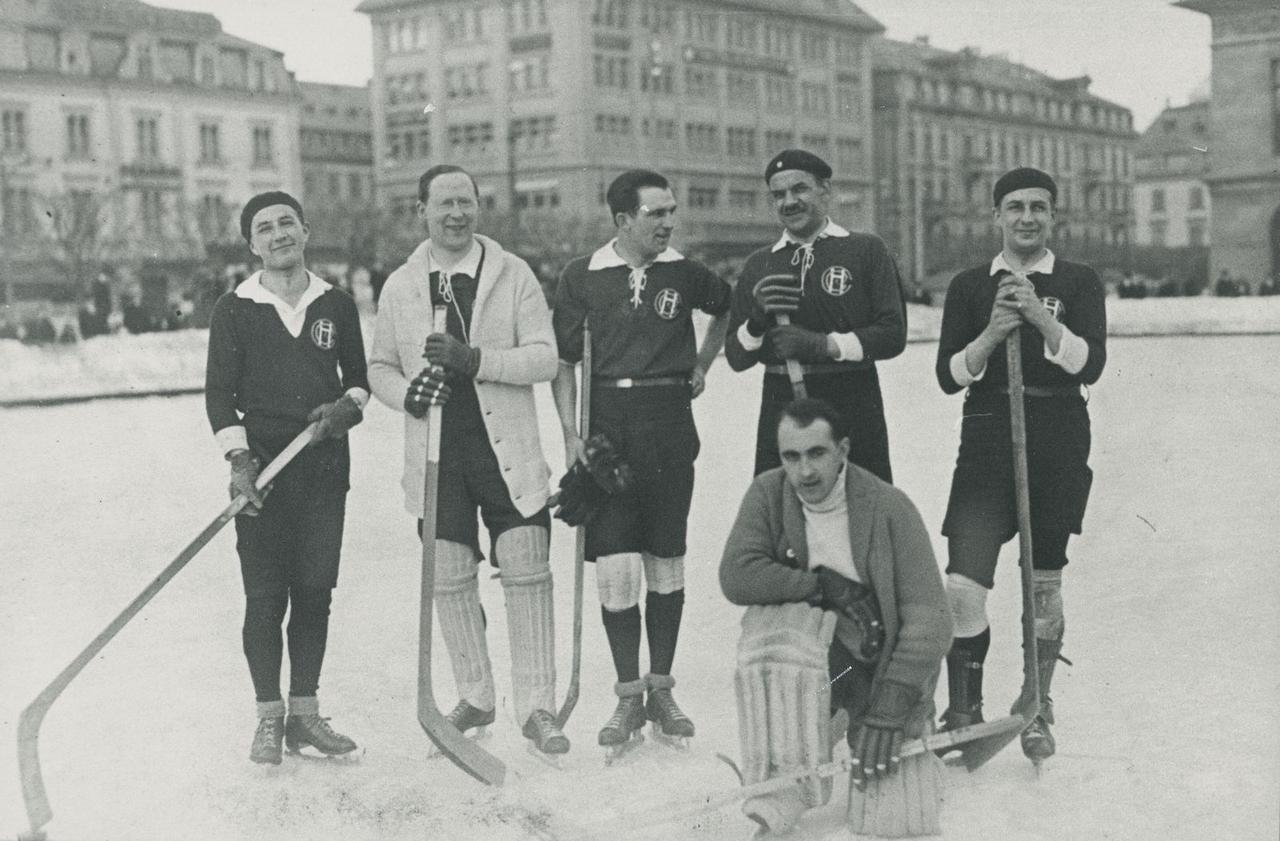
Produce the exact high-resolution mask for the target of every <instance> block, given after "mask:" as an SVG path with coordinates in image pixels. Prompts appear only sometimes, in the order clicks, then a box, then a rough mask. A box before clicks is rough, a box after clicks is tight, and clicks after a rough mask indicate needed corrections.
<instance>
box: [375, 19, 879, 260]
mask: <svg viewBox="0 0 1280 841" xmlns="http://www.w3.org/2000/svg"><path fill="white" fill-rule="evenodd" d="M359 10H360V11H362V12H365V13H366V14H368V15H369V16H370V18H371V19H372V23H373V65H374V66H373V72H374V76H373V83H372V90H371V100H372V104H373V115H374V121H373V134H374V158H375V161H376V165H375V168H376V172H377V182H378V188H379V190H380V191H381V192H380V197H381V199H382V200H385V201H389V202H391V203H393V204H399V205H401V206H406V205H411V204H412V202H413V200H414V198H415V196H416V183H417V178H418V176H419V175H420V174H421V173H422V172H423V171H424V170H425V169H426V168H427V167H429V166H431V165H432V164H437V163H445V162H448V163H456V164H460V165H463V166H466V167H467V168H468V169H470V170H471V171H472V172H474V173H475V175H476V177H477V179H478V181H479V184H480V190H481V197H482V200H483V201H484V203H485V204H486V205H487V206H489V207H492V208H497V209H498V210H507V209H509V208H510V207H511V206H512V204H513V202H514V205H515V207H516V208H517V209H524V208H528V209H533V210H538V209H551V208H556V209H557V210H558V211H559V212H560V213H561V214H565V215H574V214H576V215H578V216H579V217H599V218H602V219H607V217H608V211H607V209H605V207H604V188H605V186H606V185H607V184H608V183H609V181H611V180H612V179H613V177H614V176H615V175H617V174H618V173H619V172H621V171H622V170H624V169H627V168H631V167H637V166H643V167H650V168H654V169H657V170H659V171H662V172H664V173H666V174H667V175H668V176H669V177H670V178H672V180H673V181H674V187H675V192H676V197H677V200H678V201H679V202H680V205H681V211H680V213H681V217H682V219H683V221H682V223H681V225H682V230H681V231H679V232H678V234H682V235H683V236H682V238H683V242H684V244H685V246H686V247H688V246H689V245H693V246H695V247H698V248H700V249H701V250H703V251H705V252H711V253H714V252H717V251H720V252H743V251H746V250H748V249H750V248H751V247H752V246H756V245H759V244H762V243H764V242H766V241H768V240H769V239H772V238H774V237H776V236H777V226H776V223H774V222H773V221H772V215H771V209H770V207H769V203H768V202H767V200H766V191H765V185H764V178H763V172H764V165H765V163H766V162H767V161H768V159H769V158H770V157H771V156H772V155H773V154H774V153H776V152H777V151H778V150H780V149H783V148H786V147H791V146H803V147H806V148H809V149H811V150H813V151H815V152H818V153H820V154H822V155H823V156H825V157H827V158H828V159H829V160H830V162H831V164H832V166H833V167H834V168H835V173H836V174H835V183H836V187H837V190H838V194H839V199H838V204H837V206H836V208H835V209H834V211H833V212H834V213H835V214H836V215H837V216H838V217H839V219H840V220H841V221H842V222H843V223H845V224H847V225H852V226H854V227H858V228H864V229H865V228H870V227H871V223H872V220H873V218H874V204H875V197H874V194H873V191H872V176H871V172H872V169H871V167H872V157H873V149H872V137H871V132H870V130H869V128H868V127H869V126H870V124H871V97H870V92H871V63H870V49H869V45H868V39H869V37H870V36H872V35H874V34H876V33H878V32H880V31H882V29H883V28H882V27H881V26H880V25H879V24H878V23H877V22H876V21H875V20H873V19H872V18H870V17H869V16H867V15H866V14H865V13H863V12H862V11H861V10H860V9H858V7H857V6H855V5H854V4H853V3H851V2H848V0H794V2H790V3H777V2H770V1H769V0H684V2H679V3H677V2H674V0H504V2H500V3H492V2H460V0H364V2H362V3H361V4H360V6H359Z"/></svg>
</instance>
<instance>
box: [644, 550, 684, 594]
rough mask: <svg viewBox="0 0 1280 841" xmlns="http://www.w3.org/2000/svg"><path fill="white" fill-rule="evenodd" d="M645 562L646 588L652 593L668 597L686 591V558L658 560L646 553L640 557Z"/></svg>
mask: <svg viewBox="0 0 1280 841" xmlns="http://www.w3.org/2000/svg"><path fill="white" fill-rule="evenodd" d="M640 558H641V560H642V561H643V562H644V580H645V586H646V587H647V588H648V590H649V592H650V593H658V594H660V595H664V596H665V595H667V594H668V593H674V592H675V591H676V590H683V589H684V556H683V555H682V556H680V557H678V558H657V557H654V556H653V555H650V554H649V553H647V552H645V553H643V554H641V556H640Z"/></svg>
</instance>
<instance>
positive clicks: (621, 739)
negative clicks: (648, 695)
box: [596, 680, 647, 748]
mask: <svg viewBox="0 0 1280 841" xmlns="http://www.w3.org/2000/svg"><path fill="white" fill-rule="evenodd" d="M644 686H645V684H644V681H643V680H632V681H628V682H626V683H619V684H616V685H615V686H614V691H615V692H616V693H617V695H618V706H617V707H615V708H614V710H613V715H611V716H609V720H608V721H607V722H605V725H604V727H601V728H600V735H599V737H598V738H597V739H596V741H597V742H599V743H600V744H601V745H602V746H603V747H606V748H612V747H617V746H619V745H623V744H626V742H627V741H628V740H630V739H631V737H632V735H633V734H635V733H638V732H639V731H640V730H641V729H643V728H644V723H645V721H646V720H647V719H646V717H645V710H644Z"/></svg>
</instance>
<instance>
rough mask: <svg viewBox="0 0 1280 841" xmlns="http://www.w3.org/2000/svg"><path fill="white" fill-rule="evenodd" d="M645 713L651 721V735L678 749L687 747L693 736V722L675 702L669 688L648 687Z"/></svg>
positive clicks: (686, 748)
mask: <svg viewBox="0 0 1280 841" xmlns="http://www.w3.org/2000/svg"><path fill="white" fill-rule="evenodd" d="M645 715H646V717H647V718H648V719H649V721H651V722H653V727H652V728H651V730H652V733H653V737H654V738H655V739H657V740H658V741H660V742H663V743H665V744H668V745H670V746H672V747H674V748H677V749H678V750H688V749H689V739H691V738H693V733H694V727H693V722H692V721H690V720H689V716H687V715H685V714H684V712H683V711H682V710H681V709H680V707H679V706H678V705H677V704H676V699H675V698H674V697H672V695H671V689H670V688H662V689H650V690H649V700H648V701H647V702H646V703H645Z"/></svg>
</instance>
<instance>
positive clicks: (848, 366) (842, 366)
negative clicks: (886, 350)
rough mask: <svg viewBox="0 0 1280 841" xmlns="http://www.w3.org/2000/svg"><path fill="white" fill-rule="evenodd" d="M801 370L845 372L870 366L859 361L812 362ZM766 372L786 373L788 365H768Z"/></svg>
mask: <svg viewBox="0 0 1280 841" xmlns="http://www.w3.org/2000/svg"><path fill="white" fill-rule="evenodd" d="M800 370H802V371H804V372H805V373H806V374H815V375H817V374H843V373H844V372H846V371H866V370H868V366H866V365H859V364H858V363H857V362H810V363H806V364H802V365H801V366H800ZM764 372H765V373H766V374H786V373H787V366H786V365H785V364H784V365H766V366H764Z"/></svg>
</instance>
